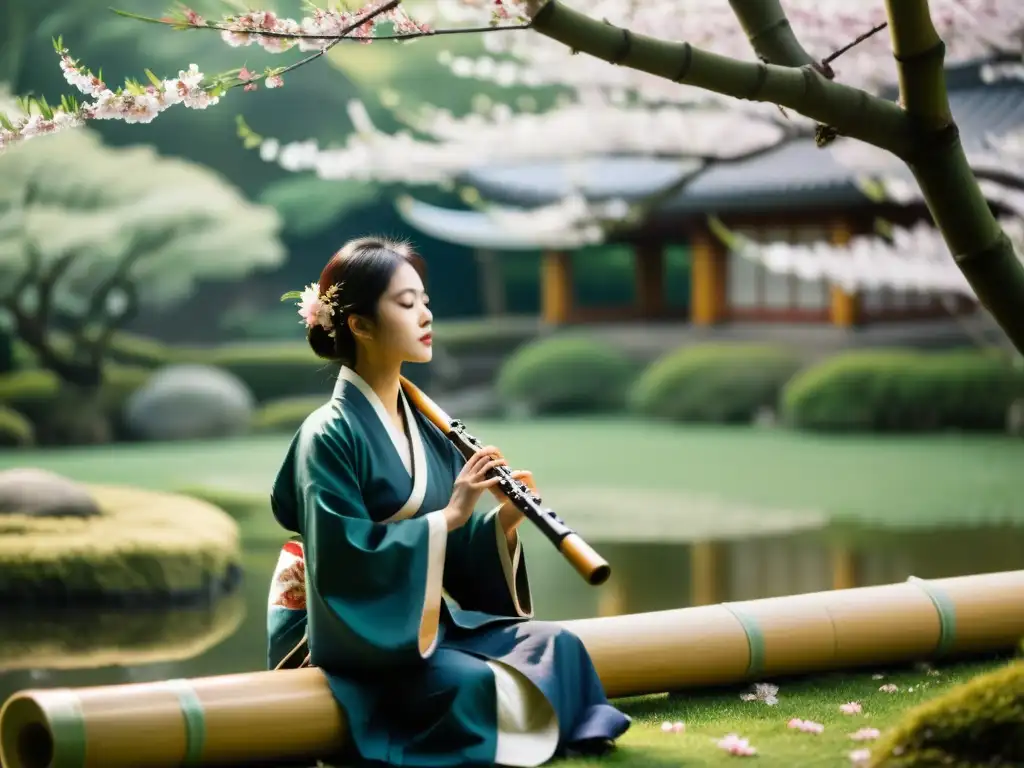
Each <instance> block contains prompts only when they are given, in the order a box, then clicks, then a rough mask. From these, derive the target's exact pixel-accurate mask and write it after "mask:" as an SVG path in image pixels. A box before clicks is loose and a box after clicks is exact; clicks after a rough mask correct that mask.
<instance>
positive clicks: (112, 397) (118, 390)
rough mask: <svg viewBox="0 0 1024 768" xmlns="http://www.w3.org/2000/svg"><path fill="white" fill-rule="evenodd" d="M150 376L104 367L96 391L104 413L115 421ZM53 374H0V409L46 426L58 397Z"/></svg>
mask: <svg viewBox="0 0 1024 768" xmlns="http://www.w3.org/2000/svg"><path fill="white" fill-rule="evenodd" d="M149 376H150V371H147V370H145V369H143V368H135V367H128V366H122V365H108V366H107V368H106V370H105V372H104V377H105V380H104V383H103V385H102V388H101V391H100V402H101V405H102V408H103V410H104V412H105V413H106V414H107V415H108V416H109V417H110V418H111V419H113V420H114V421H115V422H116V421H117V420H119V418H120V413H121V409H122V408H123V407H124V404H125V402H127V400H128V398H129V397H130V396H131V394H132V392H134V391H135V390H136V389H138V388H139V387H141V386H142V385H143V384H144V383H145V382H146V380H147V379H148V378H149ZM60 388H61V383H60V379H58V378H57V376H56V374H54V373H53V372H51V371H47V370H43V369H34V370H28V371H15V372H13V373H7V374H3V375H0V406H4V407H6V408H9V409H11V410H14V411H17V412H18V413H20V414H21V415H22V416H24V417H25V418H26V419H28V420H29V421H30V422H31V423H32V424H34V425H36V427H37V428H38V427H39V426H40V425H44V424H46V422H47V420H48V419H49V417H50V416H51V415H52V413H53V410H54V405H55V403H56V401H57V398H58V397H59V396H60Z"/></svg>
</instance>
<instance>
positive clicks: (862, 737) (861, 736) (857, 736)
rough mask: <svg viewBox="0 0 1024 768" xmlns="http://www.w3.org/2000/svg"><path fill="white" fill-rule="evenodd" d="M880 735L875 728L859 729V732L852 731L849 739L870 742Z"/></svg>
mask: <svg viewBox="0 0 1024 768" xmlns="http://www.w3.org/2000/svg"><path fill="white" fill-rule="evenodd" d="M881 735H882V732H881V731H879V730H878V729H877V728H861V729H860V730H859V731H854V732H853V733H851V734H850V738H851V739H853V740H854V741H872V740H874V739H877V738H878V737H879V736H881Z"/></svg>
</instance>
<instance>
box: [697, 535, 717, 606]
mask: <svg viewBox="0 0 1024 768" xmlns="http://www.w3.org/2000/svg"><path fill="white" fill-rule="evenodd" d="M725 554H726V553H725V546H724V545H723V544H722V543H721V542H712V541H698V542H695V543H694V544H693V545H692V546H691V547H690V605H714V604H715V603H721V602H723V601H724V600H725V599H726V595H725V592H726V590H725Z"/></svg>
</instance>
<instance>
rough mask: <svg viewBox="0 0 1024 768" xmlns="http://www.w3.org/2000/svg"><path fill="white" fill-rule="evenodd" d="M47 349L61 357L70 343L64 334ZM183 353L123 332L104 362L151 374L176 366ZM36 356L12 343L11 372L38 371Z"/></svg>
mask: <svg viewBox="0 0 1024 768" xmlns="http://www.w3.org/2000/svg"><path fill="white" fill-rule="evenodd" d="M49 343H50V345H51V346H52V347H53V348H54V349H55V350H56V351H57V352H58V353H61V354H66V353H67V351H68V349H69V348H70V343H71V339H70V337H69V336H68V335H67V334H64V333H60V332H56V333H53V334H51V335H50V337H49ZM182 354H183V353H182V352H181V351H179V350H178V349H177V348H175V347H171V346H168V345H167V344H164V343H163V342H162V341H157V340H156V339H151V338H149V337H147V336H139V335H137V334H134V333H128V332H126V331H118V332H117V333H115V334H113V335H112V336H111V337H110V344H109V346H108V347H107V350H106V356H105V359H106V360H107V361H109V362H112V363H116V364H119V365H124V366H128V367H131V368H145V369H147V370H154V369H156V368H161V367H163V366H165V365H169V364H171V363H174V362H177V360H178V358H179V357H180V356H181V355H182ZM38 367H39V365H38V363H37V361H36V356H35V353H34V352H33V351H32V349H31V348H30V347H28V346H27V345H26V344H25V343H24V342H22V341H19V340H15V341H14V356H13V370H15V371H20V370H28V369H35V368H38Z"/></svg>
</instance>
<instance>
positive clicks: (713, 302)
mask: <svg viewBox="0 0 1024 768" xmlns="http://www.w3.org/2000/svg"><path fill="white" fill-rule="evenodd" d="M690 249H691V257H690V258H691V271H690V315H691V320H692V322H693V324H694V325H714V324H716V323H719V322H721V321H722V320H724V319H725V316H726V309H727V306H726V280H727V274H728V271H727V260H726V254H725V247H724V246H723V245H722V243H721V241H720V240H719V239H718V238H717V237H715V236H713V235H712V234H711V233H710V232H705V231H698V232H696V233H694V235H693V237H692V238H691V240H690Z"/></svg>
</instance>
